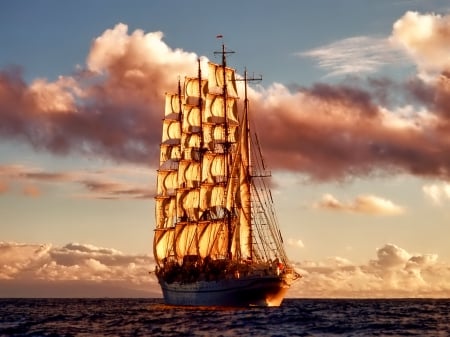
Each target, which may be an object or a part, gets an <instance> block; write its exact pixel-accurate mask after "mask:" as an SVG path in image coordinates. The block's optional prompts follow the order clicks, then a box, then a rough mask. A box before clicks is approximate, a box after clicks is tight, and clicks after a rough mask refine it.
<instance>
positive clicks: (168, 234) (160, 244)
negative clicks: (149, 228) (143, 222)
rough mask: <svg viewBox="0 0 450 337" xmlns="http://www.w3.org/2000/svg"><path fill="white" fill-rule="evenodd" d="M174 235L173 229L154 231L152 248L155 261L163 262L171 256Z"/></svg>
mask: <svg viewBox="0 0 450 337" xmlns="http://www.w3.org/2000/svg"><path fill="white" fill-rule="evenodd" d="M174 234H175V230H174V228H169V229H164V230H158V229H157V230H156V231H155V237H154V243H153V247H154V254H155V259H156V261H163V260H164V259H165V258H166V257H168V256H170V255H172V254H173V244H174Z"/></svg>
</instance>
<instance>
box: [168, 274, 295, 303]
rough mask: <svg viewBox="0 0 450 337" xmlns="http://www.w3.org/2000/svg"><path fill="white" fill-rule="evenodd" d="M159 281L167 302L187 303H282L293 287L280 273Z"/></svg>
mask: <svg viewBox="0 0 450 337" xmlns="http://www.w3.org/2000/svg"><path fill="white" fill-rule="evenodd" d="M159 283H160V285H161V289H162V292H163V296H164V301H165V303H166V304H170V305H186V306H234V307H247V306H279V305H280V304H281V302H282V301H283V298H284V295H285V293H286V291H287V290H288V288H289V285H288V284H287V283H286V282H285V280H284V279H283V278H282V277H278V276H263V277H261V276H259V277H255V276H251V277H244V278H232V279H224V280H219V281H197V282H192V283H181V282H172V283H170V284H169V283H167V282H165V281H164V280H163V279H161V278H160V279H159Z"/></svg>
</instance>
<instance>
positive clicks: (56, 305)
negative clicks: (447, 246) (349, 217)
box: [0, 298, 450, 337]
mask: <svg viewBox="0 0 450 337" xmlns="http://www.w3.org/2000/svg"><path fill="white" fill-rule="evenodd" d="M0 336H177V337H180V336H274V337H275V336H279V337H282V336H450V299H446V300H442V299H376V300H355V299H331V300H325V299H286V300H285V301H284V302H283V305H282V306H281V307H278V308H259V307H254V308H207V307H196V308H195V307H174V306H167V305H164V304H163V302H162V299H113V298H102V299H0Z"/></svg>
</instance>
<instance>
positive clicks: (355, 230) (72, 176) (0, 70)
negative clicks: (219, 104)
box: [0, 0, 450, 297]
mask: <svg viewBox="0 0 450 337" xmlns="http://www.w3.org/2000/svg"><path fill="white" fill-rule="evenodd" d="M222 5H223V3H222V2H210V1H209V2H206V1H193V2H191V3H187V2H184V1H132V2H126V1H65V2H61V1H41V2H26V1H5V2H3V3H2V10H1V12H0V28H1V29H0V44H1V45H2V49H1V50H2V51H1V52H0V74H1V76H0V80H1V81H0V117H1V119H0V123H1V124H3V125H1V124H0V139H1V141H0V211H1V215H2V216H1V218H2V220H1V222H0V241H1V242H2V243H1V245H0V265H3V266H5V268H4V269H5V270H6V271H5V272H3V273H0V281H1V282H3V285H4V286H5V287H4V288H3V289H9V290H8V291H11V292H13V293H14V294H16V293H17V294H19V295H20V294H22V295H23V294H25V295H27V296H28V295H30V296H32V295H33V292H32V291H29V292H28V293H24V292H23V291H24V290H23V288H20V287H19V286H15V287H12V286H11V284H9V286H8V287H6V284H8V282H10V281H11V280H14V281H15V282H16V284H21V283H20V281H23V282H25V280H26V279H31V280H38V281H36V284H37V285H39V287H38V286H36V287H37V288H36V289H38V288H39V289H41V290H42V289H43V288H45V287H46V286H47V285H49V284H51V282H68V281H73V280H75V279H77V280H79V281H80V282H85V283H86V289H87V288H88V286H89V282H94V281H98V280H102V281H103V282H105V284H106V283H107V282H110V283H111V282H113V283H114V284H110V283H108V286H113V285H114V286H116V285H118V286H120V287H122V288H123V289H125V288H126V289H128V290H129V289H133V290H135V291H136V294H140V295H141V294H142V293H141V291H149V289H155V288H154V282H155V280H149V279H148V277H147V275H146V273H147V271H148V269H151V265H152V257H151V254H152V248H151V243H152V235H153V232H152V230H153V228H154V202H153V199H152V195H153V194H152V193H153V191H154V184H155V169H156V166H155V163H156V160H155V158H156V157H155V156H157V154H156V151H157V150H158V141H157V139H158V137H159V134H160V129H159V125H158V121H159V120H160V119H161V117H162V110H163V101H162V99H161V97H162V95H163V94H164V92H165V91H170V90H173V87H171V86H170V84H173V83H175V81H176V79H177V76H178V74H180V75H181V76H184V73H182V72H183V71H187V72H189V71H191V70H192V69H195V62H190V61H191V60H194V61H195V58H196V57H197V56H202V57H206V58H208V59H210V60H212V61H214V60H215V56H214V54H213V52H214V51H215V50H217V49H218V48H220V41H219V40H217V39H216V35H217V34H222V35H223V36H224V42H225V43H226V44H227V47H228V48H230V49H232V50H234V51H235V52H236V53H235V54H233V55H231V56H230V57H229V60H228V61H229V64H230V65H232V66H235V67H236V69H237V71H238V72H239V73H242V72H243V69H244V67H247V69H248V70H249V71H250V72H251V73H252V72H254V73H255V74H261V75H262V76H263V82H261V83H260V84H259V86H254V87H253V88H252V93H251V95H252V96H251V97H252V104H253V105H252V106H254V107H255V110H257V114H259V115H258V119H259V122H258V123H259V124H258V123H257V124H258V125H257V126H258V127H259V128H260V129H259V131H260V134H261V135H260V138H261V142H262V143H263V152H264V153H265V154H267V155H268V163H269V165H270V166H271V168H272V173H273V182H274V186H275V190H274V197H275V202H276V204H277V208H278V211H279V218H280V224H281V227H282V231H283V234H284V237H285V244H286V249H287V251H288V255H289V256H290V258H291V259H292V261H293V262H295V264H296V267H297V269H298V270H300V271H301V272H302V273H303V274H304V276H305V277H304V279H303V280H302V281H301V282H299V283H298V286H296V288H294V289H293V290H292V296H306V297H308V296H325V297H327V296H328V297H329V296H367V294H373V295H374V296H400V295H405V293H403V292H402V291H404V289H405V287H409V289H411V292H410V293H408V294H407V295H408V296H426V295H428V296H441V297H442V296H447V297H448V295H449V294H450V284H449V283H448V282H444V281H442V280H441V279H440V278H439V277H438V276H437V275H439V274H440V275H447V276H448V270H449V269H448V268H449V266H450V249H449V247H448V243H447V240H448V237H449V234H450V229H449V225H448V224H449V223H450V221H449V220H450V210H449V206H450V179H449V178H450V173H449V172H450V164H449V163H448V160H446V159H445V158H446V156H447V157H448V151H449V150H450V145H449V143H450V142H449V140H448V136H447V135H448V133H446V132H445V131H446V130H448V129H447V128H448V125H449V124H448V113H447V112H446V111H448V110H447V105H446V104H447V103H446V102H447V100H446V97H447V95H449V97H450V94H448V92H447V91H446V89H445V88H446V86H445V83H446V82H445V80H446V75H445V74H446V71H447V69H448V66H450V61H449V59H450V56H448V55H450V50H448V48H447V47H446V46H447V45H448V43H449V42H450V34H448V31H450V14H449V10H450V6H449V5H448V4H447V3H446V2H445V1H414V0H410V1H407V0H403V1H400V0H399V1H376V2H375V1H369V0H367V1H349V0H348V1H339V2H332V1H277V2H276V1H243V2H242V1H228V2H227V3H226V6H227V7H226V8H222V7H221V6H222ZM157 32H161V34H159V33H157ZM150 40H151V41H152V42H149V41H150ZM216 61H218V60H216ZM191 63H192V64H191ZM192 67H194V68H192ZM136 72H137V73H138V74H140V75H139V76H143V77H139V76H137V75H136ZM442 74H444V75H443V76H441V75H442ZM159 112H161V114H160V115H158V113H159ZM112 261H120V263H119V262H112ZM125 270H127V271H128V274H129V275H135V276H133V277H131V276H124V274H126V273H125V272H124V271H125ZM445 270H447V272H446V273H447V274H445ZM443 272H444V274H442V273H443ZM77 273H78V275H79V276H75V274H77ZM144 274H145V275H144ZM80 275H81V276H80ZM83 284H84V283H83ZM105 287H106V286H105ZM108 289H109V288H108ZM5 291H6V290H5ZM155 291H157V290H155ZM127 294H128V295H130V293H129V292H127ZM0 295H1V296H7V295H8V294H7V293H6V294H5V293H1V292H0Z"/></svg>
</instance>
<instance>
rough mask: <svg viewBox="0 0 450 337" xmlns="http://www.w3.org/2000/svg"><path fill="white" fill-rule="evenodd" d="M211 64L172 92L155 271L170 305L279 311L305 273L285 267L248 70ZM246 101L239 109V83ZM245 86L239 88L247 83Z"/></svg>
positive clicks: (165, 124)
mask: <svg viewBox="0 0 450 337" xmlns="http://www.w3.org/2000/svg"><path fill="white" fill-rule="evenodd" d="M215 53H220V54H221V59H222V62H221V64H216V63H212V62H208V64H207V66H208V74H207V76H206V77H205V78H203V77H202V69H201V62H200V59H199V60H198V74H197V76H196V77H186V78H185V79H184V83H183V84H182V83H181V81H180V79H179V80H178V90H177V91H176V92H175V93H166V96H165V114H164V119H163V123H162V141H161V144H160V163H159V169H158V170H157V195H156V197H155V201H156V229H155V232H154V242H153V252H154V257H155V261H156V264H157V266H156V269H155V274H156V276H157V278H158V282H159V284H160V286H161V289H162V293H163V297H164V301H165V303H166V304H170V305H193V306H279V305H280V304H281V302H282V301H283V298H284V295H285V293H286V291H287V290H288V288H289V287H290V285H291V284H292V282H293V281H294V280H296V279H297V278H299V277H300V275H299V274H297V273H296V272H295V271H294V269H293V267H292V266H291V265H290V264H289V261H288V258H287V256H286V252H285V250H284V247H283V239H282V236H281V232H280V229H279V225H278V220H277V217H276V213H275V211H274V205H273V199H272V195H271V192H270V189H269V184H268V182H267V181H266V180H267V179H266V178H268V177H269V176H270V172H268V171H267V170H266V167H265V163H264V161H263V158H262V155H261V150H260V146H259V141H258V139H257V136H256V133H253V132H250V125H251V123H250V118H249V100H248V98H247V85H248V82H249V81H250V80H254V78H252V79H250V78H248V77H247V72H246V71H245V73H244V76H243V78H238V76H237V74H236V70H235V69H233V68H230V67H228V66H227V64H226V56H227V54H229V53H232V51H229V50H227V49H226V48H225V45H222V50H221V51H220V52H215ZM240 81H241V83H242V84H243V91H244V93H243V94H244V100H243V104H242V103H241V104H242V107H241V108H240V107H239V96H238V85H239V82H240ZM241 87H242V86H241Z"/></svg>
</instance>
